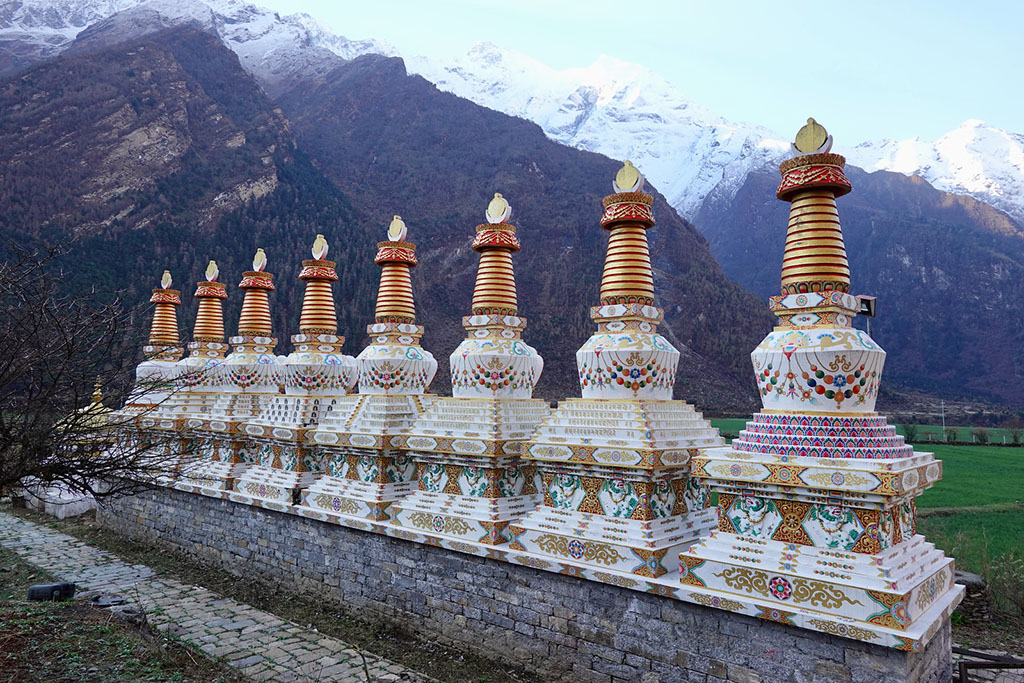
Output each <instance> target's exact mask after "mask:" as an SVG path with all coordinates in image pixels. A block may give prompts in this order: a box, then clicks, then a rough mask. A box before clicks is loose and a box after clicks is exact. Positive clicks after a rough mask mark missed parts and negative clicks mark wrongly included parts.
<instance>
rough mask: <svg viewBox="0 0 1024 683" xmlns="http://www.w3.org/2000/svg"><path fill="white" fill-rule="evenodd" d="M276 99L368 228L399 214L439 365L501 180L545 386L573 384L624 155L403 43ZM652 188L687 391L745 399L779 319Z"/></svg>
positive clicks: (713, 399) (660, 270)
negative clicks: (435, 74)
mask: <svg viewBox="0 0 1024 683" xmlns="http://www.w3.org/2000/svg"><path fill="white" fill-rule="evenodd" d="M278 100H279V102H280V104H281V108H282V109H283V110H284V112H285V115H286V116H287V117H288V119H289V121H290V122H291V123H292V130H293V131H294V133H295V136H296V139H297V140H298V143H299V145H300V147H303V148H305V149H307V150H309V153H310V155H311V156H313V158H314V159H315V160H316V163H317V165H318V166H319V167H320V168H321V169H322V170H323V171H324V173H325V174H327V175H328V176H329V177H330V178H331V179H332V180H334V181H335V182H336V183H337V184H338V186H339V187H340V188H342V189H343V190H344V191H345V192H346V194H347V195H349V196H351V197H352V199H353V202H354V203H356V204H358V205H359V206H360V208H361V209H362V210H363V211H364V212H365V213H366V214H367V215H368V216H369V217H370V219H371V221H372V222H373V224H374V225H373V227H372V229H373V230H376V231H378V232H379V234H380V235H381V236H383V227H382V226H384V225H386V224H387V221H388V220H389V219H390V217H391V215H393V214H400V215H401V216H402V217H403V218H405V219H406V222H407V223H408V225H409V230H410V232H409V235H410V239H411V240H412V241H414V242H416V243H417V244H418V245H419V253H420V261H421V263H422V264H423V265H421V266H420V267H419V268H418V269H417V270H416V271H415V273H414V275H415V277H414V284H415V286H416V294H417V300H418V310H419V312H420V316H421V319H422V322H424V323H425V324H426V325H427V329H428V337H427V345H428V346H429V347H430V348H432V350H434V352H435V353H436V354H437V355H439V356H443V357H442V358H439V360H441V361H442V368H443V367H444V366H445V365H446V363H445V362H444V361H446V357H447V354H448V353H449V350H450V349H452V348H454V347H455V345H456V344H457V343H458V341H459V339H461V338H462V336H463V330H462V329H461V327H460V319H459V316H461V315H464V314H468V312H469V305H470V295H471V293H472V286H473V278H474V274H475V264H476V258H477V257H476V254H474V253H473V252H472V251H471V250H470V249H469V242H470V241H471V237H472V232H473V228H474V227H475V226H476V225H477V224H479V223H481V222H482V220H483V210H484V208H485V207H486V205H487V202H488V200H489V199H490V197H491V196H492V194H493V193H494V192H501V193H502V194H503V195H504V196H505V197H506V198H507V199H508V200H509V201H510V203H511V204H512V206H513V215H512V223H514V224H515V225H516V226H517V227H518V228H519V235H520V238H521V241H522V243H523V250H522V251H521V252H519V253H518V254H516V255H515V257H514V261H515V268H516V279H517V282H518V286H519V300H520V312H521V313H522V314H523V315H525V316H526V317H527V318H528V319H529V327H528V328H527V331H526V335H525V336H526V338H527V341H529V343H531V344H533V345H534V346H536V347H537V348H538V350H540V352H541V353H542V355H543V356H544V357H545V362H546V365H545V370H544V376H543V377H542V379H541V383H540V385H538V393H539V394H540V395H542V396H545V397H559V396H564V395H567V394H568V395H573V394H575V393H576V392H577V391H578V388H577V386H576V379H575V360H574V354H575V351H576V349H577V348H578V347H579V346H580V345H581V344H582V343H583V342H584V341H585V340H586V338H587V337H588V336H589V335H590V334H591V332H592V331H593V330H594V325H593V323H592V322H591V321H590V319H589V307H590V306H592V305H595V304H596V303H597V299H598V296H597V295H598V289H599V283H600V276H601V269H602V265H603V261H604V249H605V244H606V242H607V236H606V234H605V233H604V231H603V230H601V229H600V227H599V226H598V219H599V218H600V216H601V212H602V206H601V198H602V197H603V196H604V195H607V194H609V193H610V192H611V180H612V178H614V176H615V172H616V171H617V170H618V167H619V165H620V164H621V162H619V161H615V160H612V159H609V158H607V157H604V156H601V155H598V154H592V153H589V152H583V151H580V150H575V149H571V148H568V147H565V146H563V145H559V144H557V143H554V142H552V141H550V140H548V139H547V138H546V137H545V136H544V134H543V132H542V131H541V129H540V128H539V127H538V126H536V125H535V124H533V123H530V122H527V121H524V120H522V119H516V118H513V117H509V116H506V115H504V114H501V113H499V112H495V111H492V110H490V109H486V108H484V107H480V106H478V105H475V104H473V103H471V102H469V101H467V100H464V99H461V98H458V97H456V96H454V95H451V94H448V93H442V92H440V91H438V90H437V88H435V87H434V86H433V85H432V84H430V83H428V82H427V81H426V80H424V79H423V78H420V77H419V76H409V75H407V74H406V72H405V67H404V65H403V63H402V61H401V60H399V59H395V58H385V57H379V56H364V57H360V58H358V59H356V60H353V61H351V62H348V63H343V64H341V65H340V66H339V67H338V68H336V69H335V70H334V71H332V72H330V73H329V74H327V75H326V76H325V77H323V78H320V79H317V80H315V81H309V82H302V83H299V84H297V85H296V87H295V88H293V89H292V90H291V91H289V92H286V93H284V94H283V95H281V96H280V97H279V98H278ZM648 189H649V190H650V188H648ZM654 194H655V196H656V203H655V206H654V211H655V217H656V219H657V221H658V223H657V225H656V226H655V227H654V228H653V230H652V231H651V233H650V240H651V255H652V261H653V263H654V267H655V283H656V287H657V296H658V299H659V303H660V305H661V306H663V307H664V308H665V315H666V322H665V323H664V324H663V325H662V328H661V329H662V331H663V332H664V333H665V334H666V336H668V337H669V339H670V340H671V341H672V342H673V343H674V344H675V345H676V346H677V347H678V348H679V349H680V351H681V352H682V354H683V360H682V362H681V363H680V382H679V385H678V394H679V395H681V396H684V397H687V398H690V399H693V400H696V401H697V402H698V403H700V404H701V405H715V406H716V407H723V406H726V405H729V404H730V402H731V405H732V406H734V407H736V408H740V407H741V406H748V405H749V397H750V396H751V392H750V383H749V380H748V377H749V374H750V369H749V367H750V364H749V358H748V354H749V351H750V349H752V348H753V347H754V346H755V345H756V344H757V343H758V342H759V341H760V339H761V338H762V337H763V335H764V333H765V331H766V330H767V329H768V327H769V326H770V324H771V319H770V318H769V316H768V314H767V312H766V310H765V306H764V304H763V302H762V301H760V300H758V299H756V298H754V297H752V296H751V295H749V294H748V293H747V292H745V291H744V290H743V289H741V288H740V287H738V286H737V285H736V284H735V283H733V282H731V281H730V280H729V279H728V278H727V277H725V276H724V275H723V273H722V270H721V268H720V267H719V265H718V263H717V262H715V260H714V258H713V257H712V256H711V254H710V252H709V250H708V246H707V242H706V240H705V239H704V238H703V236H701V234H700V233H699V232H698V231H697V230H696V229H694V227H693V226H692V225H690V224H689V223H687V222H686V221H684V220H683V219H681V218H680V217H679V216H678V214H676V213H675V211H674V210H673V209H672V208H671V207H669V206H668V204H667V203H666V202H665V200H664V198H663V197H662V196H661V195H660V194H658V193H657V192H656V191H655V192H654ZM378 226H379V227H378ZM443 372H444V369H442V371H441V372H439V373H438V374H439V376H441V375H442V374H443ZM435 388H439V386H438V387H435ZM737 398H738V399H740V400H736V399H737Z"/></svg>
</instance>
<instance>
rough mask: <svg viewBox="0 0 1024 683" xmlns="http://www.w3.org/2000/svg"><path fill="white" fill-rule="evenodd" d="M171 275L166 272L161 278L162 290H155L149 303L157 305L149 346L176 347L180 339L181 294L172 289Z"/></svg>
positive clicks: (150, 330) (150, 331)
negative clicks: (179, 308) (178, 308)
mask: <svg viewBox="0 0 1024 683" xmlns="http://www.w3.org/2000/svg"><path fill="white" fill-rule="evenodd" d="M171 282H172V280H171V273H170V271H167V270H165V271H164V274H163V277H161V278H160V288H159V289H154V290H153V296H151V297H150V298H149V302H150V303H151V304H154V305H155V308H154V310H153V325H152V327H150V329H149V345H150V346H157V347H176V346H178V344H179V342H180V340H179V338H178V312H177V307H178V306H179V305H180V304H181V296H180V295H181V292H179V291H178V290H176V289H170V286H171Z"/></svg>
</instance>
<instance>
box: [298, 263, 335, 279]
mask: <svg viewBox="0 0 1024 683" xmlns="http://www.w3.org/2000/svg"><path fill="white" fill-rule="evenodd" d="M335 265H337V264H335V263H334V261H303V262H302V271H301V272H300V273H299V279H300V280H330V281H331V282H337V280H338V274H337V273H336V272H335V270H334V266H335Z"/></svg>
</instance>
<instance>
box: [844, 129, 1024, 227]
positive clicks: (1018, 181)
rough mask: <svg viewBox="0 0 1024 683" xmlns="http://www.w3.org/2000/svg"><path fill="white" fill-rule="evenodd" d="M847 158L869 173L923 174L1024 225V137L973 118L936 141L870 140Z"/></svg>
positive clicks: (935, 184)
mask: <svg viewBox="0 0 1024 683" xmlns="http://www.w3.org/2000/svg"><path fill="white" fill-rule="evenodd" d="M845 154H846V157H847V159H849V161H850V163H852V164H854V165H856V166H860V167H861V168H863V169H865V170H868V171H895V172H896V173H903V174H906V175H917V176H921V177H922V178H924V179H925V180H927V181H928V182H929V183H931V184H932V185H933V186H934V187H936V188H938V189H940V190H945V191H946V192H953V193H956V194H968V195H971V196H972V197H974V198H975V199H980V200H981V201H983V202H985V203H987V204H990V205H992V206H994V207H995V208H997V209H999V210H1001V211H1004V212H1006V213H1007V214H1009V215H1010V216H1011V217H1012V218H1014V219H1015V220H1016V221H1017V222H1018V223H1019V224H1021V225H1022V226H1024V135H1021V134H1019V133H1010V132H1007V131H1005V130H1000V129H998V128H994V127H992V126H989V125H987V124H986V123H985V122H984V121H978V120H976V119H972V120H969V121H964V122H963V123H962V124H960V126H959V127H958V128H956V129H954V130H951V131H950V132H948V133H946V134H945V135H943V136H942V137H940V138H939V139H938V140H936V141H934V142H927V141H922V140H920V139H918V138H913V139H912V140H901V141H899V142H897V141H893V140H882V141H880V142H865V143H862V144H860V145H857V146H856V147H854V148H852V149H848V150H845Z"/></svg>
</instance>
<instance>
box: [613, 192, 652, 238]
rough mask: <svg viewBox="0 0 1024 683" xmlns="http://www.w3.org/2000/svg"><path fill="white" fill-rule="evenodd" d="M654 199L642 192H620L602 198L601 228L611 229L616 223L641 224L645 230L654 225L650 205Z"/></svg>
mask: <svg viewBox="0 0 1024 683" xmlns="http://www.w3.org/2000/svg"><path fill="white" fill-rule="evenodd" d="M652 204H654V197H652V196H651V195H649V194H644V193H643V192H620V193H618V194H612V195H608V196H607V197H605V198H604V215H602V216H601V227H602V228H605V229H606V230H609V229H611V228H612V227H614V226H615V225H616V224H618V223H623V222H631V223H641V224H643V226H644V227H645V228H650V227H651V226H653V225H654V214H653V213H652V211H651V205H652Z"/></svg>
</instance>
